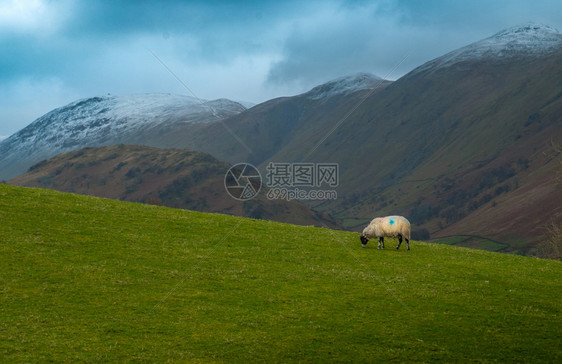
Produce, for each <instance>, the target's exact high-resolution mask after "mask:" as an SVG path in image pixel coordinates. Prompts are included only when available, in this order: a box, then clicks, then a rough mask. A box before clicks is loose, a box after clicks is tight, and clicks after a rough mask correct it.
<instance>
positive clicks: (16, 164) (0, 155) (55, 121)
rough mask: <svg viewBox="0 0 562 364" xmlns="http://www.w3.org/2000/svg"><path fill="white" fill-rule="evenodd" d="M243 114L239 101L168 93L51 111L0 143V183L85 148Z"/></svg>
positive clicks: (138, 139)
mask: <svg viewBox="0 0 562 364" xmlns="http://www.w3.org/2000/svg"><path fill="white" fill-rule="evenodd" d="M243 110H245V107H244V106H242V105H240V104H239V103H236V102H233V101H230V100H226V99H219V100H213V101H204V100H203V101H201V100H197V99H195V98H192V97H188V96H182V95H170V94H140V95H127V96H100V97H92V98H88V99H83V100H78V101H75V102H73V103H70V104H68V105H66V106H63V107H60V108H58V109H55V110H53V111H51V112H49V113H47V114H45V115H43V116H42V117H40V118H39V119H37V120H35V121H34V122H33V123H31V124H30V125H28V126H27V127H25V128H24V129H22V130H20V131H19V132H17V133H16V134H14V135H12V136H10V137H9V138H7V139H5V140H3V141H2V142H0V179H7V178H10V177H14V176H15V175H17V174H19V173H23V172H25V171H26V170H27V168H29V167H30V166H31V165H32V164H34V163H36V162H38V161H41V160H43V159H46V158H49V157H52V156H54V155H56V154H59V153H63V152H68V151H72V150H75V149H81V148H84V147H90V146H102V145H112V144H119V143H139V144H142V143H143V140H144V139H145V138H146V137H147V136H150V135H154V134H157V133H159V132H161V130H162V129H163V128H167V129H168V130H169V129H171V128H173V127H174V126H177V125H185V124H195V123H207V122H211V121H214V120H218V119H222V118H224V117H227V116H230V115H234V114H237V113H240V112H242V111H243Z"/></svg>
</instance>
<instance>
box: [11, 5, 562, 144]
mask: <svg viewBox="0 0 562 364" xmlns="http://www.w3.org/2000/svg"><path fill="white" fill-rule="evenodd" d="M444 4H445V5H444ZM43 5H44V6H43V8H42V11H43V12H39V13H37V14H35V16H34V17H33V19H29V18H22V19H20V18H18V17H17V16H18V15H17V14H16V15H14V18H13V19H8V18H2V16H6V15H3V14H6V13H3V14H2V13H0V82H1V84H2V88H1V89H0V96H1V99H0V110H2V114H1V115H0V119H1V120H2V123H0V135H7V134H10V133H12V132H14V131H16V130H17V129H19V128H21V127H24V126H25V125H26V124H28V123H30V122H31V121H33V118H34V117H38V116H40V115H41V113H43V112H46V111H49V110H50V109H53V108H55V107H58V106H61V105H62V104H64V103H66V102H70V101H72V100H74V99H76V98H80V97H89V96H92V95H96V94H101V93H108V92H110V93H137V92H175V93H185V92H186V90H185V89H183V87H182V86H181V85H180V84H179V83H178V82H177V80H175V79H174V78H173V77H172V76H171V75H170V74H169V73H168V72H167V71H166V69H165V68H164V67H162V65H161V64H160V63H159V62H158V61H157V60H155V58H154V57H153V56H152V55H151V53H150V51H153V52H154V53H155V54H157V55H158V56H159V57H160V58H161V59H162V60H163V61H165V62H166V64H167V65H168V66H169V67H170V68H171V69H173V70H174V72H175V73H176V74H177V75H178V76H179V77H180V78H182V79H183V81H185V82H186V83H188V84H189V85H190V87H191V88H192V89H193V90H194V91H195V92H196V93H197V94H198V96H199V97H202V98H218V97H228V98H233V99H237V100H247V101H253V102H260V101H264V100H266V99H268V98H272V97H276V96H281V95H291V94H297V93H300V92H303V91H306V90H307V89H308V88H311V87H313V86H315V85H317V84H319V83H321V82H325V81H328V80H330V79H332V78H335V77H340V76H343V75H346V74H350V73H354V72H359V71H365V72H372V73H375V74H377V75H379V76H381V77H384V76H388V77H389V78H391V79H395V78H397V77H399V76H401V75H402V74H404V73H406V72H408V71H409V70H411V69H412V68H414V67H416V66H418V65H420V64H422V63H424V62H426V61H428V60H430V59H432V58H434V57H437V56H439V55H442V54H444V53H445V52H448V51H451V50H453V49H456V48H458V47H460V46H463V45H465V44H468V43H470V42H473V41H476V40H479V39H481V38H484V37H486V36H489V35H491V34H493V33H495V32H496V31H499V30H501V29H502V28H505V27H508V26H513V25H515V24H518V23H523V22H526V21H536V22H540V23H545V24H549V25H551V26H554V27H558V28H559V29H560V28H562V20H561V19H559V14H561V13H562V2H559V1H548V0H533V1H531V0H521V1H517V2H513V1H508V0H498V1H494V2H489V1H484V0H473V1H451V2H443V1H437V0H427V1H417V0H379V1H366V0H365V1H363V0H354V1H345V0H328V1H320V0H317V1H306V2H303V1H146V0H139V1H125V0H116V1H110V0H105V1H102V0H97V1H96V0H93V1H73V0H58V1H56V0H43ZM20 15H21V14H20ZM149 50H150V51H149ZM406 55H409V57H408V58H407V59H406V61H405V62H404V63H403V64H402V65H401V66H400V67H399V68H398V69H397V70H396V71H395V72H394V73H389V72H390V71H391V70H392V69H393V67H395V66H396V64H397V63H399V62H400V61H401V60H402V59H403V58H404V57H405V56H406ZM47 96H48V97H47ZM30 103H34V105H33V107H30V106H29V104H30ZM26 105H27V107H26ZM31 111H33V113H31Z"/></svg>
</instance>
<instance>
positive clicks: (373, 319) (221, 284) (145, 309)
mask: <svg viewBox="0 0 562 364" xmlns="http://www.w3.org/2000/svg"><path fill="white" fill-rule="evenodd" d="M395 244H396V242H395V241H394V242H393V241H389V242H388V244H387V249H386V250H384V251H380V250H377V249H376V243H375V242H374V241H372V242H371V243H369V245H368V246H367V248H366V249H362V248H361V247H360V243H359V239H358V237H357V234H354V233H348V232H341V231H332V230H327V229H318V228H313V227H302V226H293V225H286V224H280V223H273V222H269V221H259V220H252V219H243V218H236V217H230V216H225V215H218V214H204V213H197V212H191V211H184V210H175V209H170V208H163V207H156V206H150V205H142V204H134V203H125V202H119V201H114V200H106V199H99V198H93V197H86V196H79V195H73V194H64V193H59V192H54V191H48V190H40V189H27V188H18V187H12V186H7V185H0V361H1V362H19V363H21V362H49V361H55V362H82V361H85V362H164V361H172V362H175V361H179V362H248V361H258V362H291V361H305V362H378V361H396V362H406V361H407V362H429V361H436V360H442V361H447V362H459V361H485V362H493V361H499V362H514V361H517V362H525V363H531V362H533V363H535V362H560V361H561V360H562V349H561V347H560V342H561V334H560V333H561V331H560V328H561V327H562V319H561V317H560V312H561V308H562V307H561V295H560V292H562V280H561V277H562V264H561V263H560V262H555V261H547V260H539V259H534V258H527V257H521V256H514V255H506V254H497V253H489V252H485V251H479V250H470V249H463V248H458V247H453V246H447V245H439V244H426V243H421V242H413V243H412V244H411V245H412V250H411V251H410V252H407V251H406V250H405V246H403V247H402V248H401V250H400V251H396V250H394V249H393V247H394V246H395Z"/></svg>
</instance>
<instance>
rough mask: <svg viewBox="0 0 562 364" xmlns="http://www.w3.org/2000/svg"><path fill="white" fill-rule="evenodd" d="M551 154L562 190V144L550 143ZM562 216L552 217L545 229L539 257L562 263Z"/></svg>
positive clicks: (538, 249) (538, 252) (557, 181)
mask: <svg viewBox="0 0 562 364" xmlns="http://www.w3.org/2000/svg"><path fill="white" fill-rule="evenodd" d="M550 143H551V145H550V153H549V154H548V155H547V157H550V158H554V159H556V163H557V164H558V168H556V172H555V173H556V176H555V181H556V184H557V185H558V187H559V188H562V143H555V142H554V141H551V142H550ZM560 221H562V214H561V213H558V214H556V215H554V216H553V217H552V220H551V221H550V223H549V224H548V225H547V226H546V227H545V228H546V234H545V240H544V241H543V242H542V243H541V244H540V245H539V246H537V255H538V256H539V257H541V258H547V259H554V260H560V261H562V223H560Z"/></svg>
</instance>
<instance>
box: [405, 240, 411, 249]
mask: <svg viewBox="0 0 562 364" xmlns="http://www.w3.org/2000/svg"><path fill="white" fill-rule="evenodd" d="M406 245H407V246H408V250H410V239H406Z"/></svg>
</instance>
